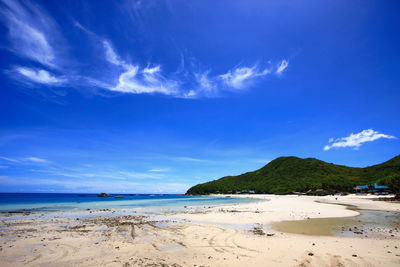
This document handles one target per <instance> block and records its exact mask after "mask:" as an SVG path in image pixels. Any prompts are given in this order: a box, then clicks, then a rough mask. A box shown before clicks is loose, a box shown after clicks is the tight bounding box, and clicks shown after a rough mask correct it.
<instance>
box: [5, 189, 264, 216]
mask: <svg viewBox="0 0 400 267" xmlns="http://www.w3.org/2000/svg"><path fill="white" fill-rule="evenodd" d="M121 196H123V198H114V197H112V196H111V197H106V198H104V197H103V198H102V197H97V195H96V194H23V193H13V194H10V193H0V213H1V212H2V213H3V215H5V214H7V213H8V212H17V213H15V214H13V215H14V216H18V213H20V214H19V215H20V216H24V215H27V214H30V213H45V214H48V213H51V212H56V213H60V212H61V213H62V212H65V213H68V214H69V213H73V214H77V213H80V212H82V211H90V212H93V213H95V212H99V211H101V210H103V211H104V212H103V214H102V215H105V214H106V213H121V212H122V213H124V212H125V211H128V212H129V213H132V212H135V213H138V214H151V213H153V214H155V213H166V212H180V211H184V210H187V209H191V210H192V211H193V210H201V209H206V208H208V207H210V206H218V205H233V204H238V203H248V202H256V201H260V200H257V199H250V198H234V197H229V198H228V197H221V196H184V195H154V194H152V195H143V194H141V195H133V194H125V195H121ZM85 213H87V212H85ZM93 215H94V214H93Z"/></svg>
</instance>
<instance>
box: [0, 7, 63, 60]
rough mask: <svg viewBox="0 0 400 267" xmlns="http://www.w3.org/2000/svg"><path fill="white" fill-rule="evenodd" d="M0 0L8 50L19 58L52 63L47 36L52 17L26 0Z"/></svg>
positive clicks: (52, 58) (51, 29)
mask: <svg viewBox="0 0 400 267" xmlns="http://www.w3.org/2000/svg"><path fill="white" fill-rule="evenodd" d="M1 2H2V3H3V6H4V7H3V8H1V9H0V10H1V11H0V12H1V17H0V19H1V20H3V22H4V23H5V24H6V26H7V28H8V35H9V40H10V42H11V44H12V47H11V50H12V51H13V52H15V53H16V54H18V55H20V56H22V57H26V58H29V59H31V60H34V61H37V62H39V63H42V64H44V65H48V66H54V63H55V53H54V50H53V48H52V46H51V45H50V42H49V38H48V35H49V34H51V33H52V32H53V27H54V22H53V20H52V19H51V18H50V17H49V16H47V14H46V13H45V12H44V11H43V10H42V9H41V8H40V7H39V6H37V5H36V4H34V3H32V2H30V1H23V2H19V1H17V0H1Z"/></svg>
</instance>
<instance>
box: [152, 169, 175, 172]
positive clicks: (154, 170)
mask: <svg viewBox="0 0 400 267" xmlns="http://www.w3.org/2000/svg"><path fill="white" fill-rule="evenodd" d="M169 171H171V169H170V168H160V169H150V170H149V172H169Z"/></svg>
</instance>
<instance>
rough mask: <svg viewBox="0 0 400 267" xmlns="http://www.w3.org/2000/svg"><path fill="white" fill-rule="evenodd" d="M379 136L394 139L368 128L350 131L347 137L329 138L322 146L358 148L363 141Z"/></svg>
mask: <svg viewBox="0 0 400 267" xmlns="http://www.w3.org/2000/svg"><path fill="white" fill-rule="evenodd" d="M381 138H386V139H394V138H396V137H394V136H391V135H387V134H382V133H379V132H377V131H374V130H372V129H368V130H363V131H361V132H359V133H356V134H354V133H351V134H350V135H349V136H347V137H341V138H337V139H333V138H330V139H329V144H328V145H326V146H325V147H324V150H325V151H327V150H330V149H331V148H334V147H338V148H339V147H352V148H355V149H358V148H359V147H360V146H361V145H362V144H363V143H365V142H372V141H375V140H378V139H381Z"/></svg>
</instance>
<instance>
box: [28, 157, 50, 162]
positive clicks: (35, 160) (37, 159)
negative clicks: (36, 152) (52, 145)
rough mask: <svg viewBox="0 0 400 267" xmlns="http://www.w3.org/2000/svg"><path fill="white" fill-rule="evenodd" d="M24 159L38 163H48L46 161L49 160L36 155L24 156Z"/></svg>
mask: <svg viewBox="0 0 400 267" xmlns="http://www.w3.org/2000/svg"><path fill="white" fill-rule="evenodd" d="M24 160H27V161H32V162H36V163H46V162H49V161H48V160H47V159H42V158H36V157H27V158H24Z"/></svg>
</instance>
